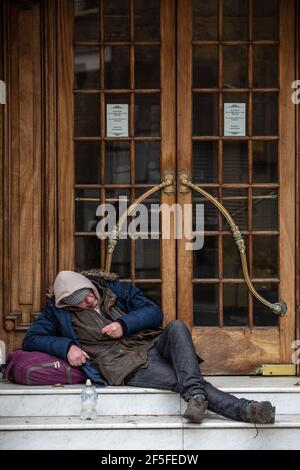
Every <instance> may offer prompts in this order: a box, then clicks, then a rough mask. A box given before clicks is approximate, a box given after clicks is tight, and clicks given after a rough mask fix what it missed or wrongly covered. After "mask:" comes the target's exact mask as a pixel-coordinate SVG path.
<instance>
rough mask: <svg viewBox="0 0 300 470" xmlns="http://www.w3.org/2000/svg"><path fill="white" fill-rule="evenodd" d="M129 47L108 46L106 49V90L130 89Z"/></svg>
mask: <svg viewBox="0 0 300 470" xmlns="http://www.w3.org/2000/svg"><path fill="white" fill-rule="evenodd" d="M129 53H130V49H129V47H126V46H125V47H123V46H121V47H119V46H113V47H111V46H107V47H105V49H104V62H105V82H104V86H105V88H109V89H112V88H115V89H122V88H123V89H124V88H125V89H126V90H127V89H128V88H130V65H129Z"/></svg>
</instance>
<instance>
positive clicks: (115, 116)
mask: <svg viewBox="0 0 300 470" xmlns="http://www.w3.org/2000/svg"><path fill="white" fill-rule="evenodd" d="M106 136H107V137H128V104H108V105H107V106H106Z"/></svg>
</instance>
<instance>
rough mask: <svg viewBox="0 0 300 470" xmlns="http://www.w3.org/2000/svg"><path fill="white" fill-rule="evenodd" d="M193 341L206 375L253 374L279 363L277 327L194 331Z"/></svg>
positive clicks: (201, 329) (200, 329)
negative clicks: (262, 368)
mask: <svg viewBox="0 0 300 470" xmlns="http://www.w3.org/2000/svg"><path fill="white" fill-rule="evenodd" d="M193 340H194V344H195V346H196V349H197V351H198V353H199V355H200V357H201V358H202V359H203V360H204V362H203V364H201V370H202V372H204V373H206V374H207V373H211V372H212V371H213V373H214V374H237V375H238V374H241V375H242V374H255V372H256V371H257V369H258V367H259V366H260V365H261V364H262V363H263V362H264V363H268V364H278V363H279V362H280V351H279V330H278V328H253V329H240V328H222V329H221V328H194V330H193ZM216 345H217V347H215V346H216ZM212 351H213V352H212Z"/></svg>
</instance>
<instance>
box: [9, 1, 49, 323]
mask: <svg viewBox="0 0 300 470" xmlns="http://www.w3.org/2000/svg"><path fill="white" fill-rule="evenodd" d="M25 6H26V8H25V9H22V6H19V4H18V2H17V3H15V2H11V37H12V41H13V42H12V54H11V63H10V66H11V78H12V83H13V84H14V86H13V87H12V92H11V129H12V131H11V171H10V175H11V179H10V198H11V204H10V217H9V219H10V220H9V238H10V245H11V249H10V251H9V253H10V260H9V264H10V267H11V269H10V273H11V278H10V286H11V299H10V309H11V312H19V311H21V312H22V315H23V318H22V322H23V323H24V322H25V323H26V322H28V321H29V319H30V317H29V316H28V315H26V313H27V314H29V313H30V312H32V311H38V309H39V307H40V290H41V238H42V232H41V225H42V222H41V219H42V211H41V200H42V195H41V53H40V35H41V31H40V20H41V19H40V6H39V4H38V3H36V2H30V3H29V4H28V3H26V4H25Z"/></svg>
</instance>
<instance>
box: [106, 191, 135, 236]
mask: <svg viewBox="0 0 300 470" xmlns="http://www.w3.org/2000/svg"><path fill="white" fill-rule="evenodd" d="M105 202H106V203H107V204H111V205H112V206H114V214H113V215H114V217H115V220H113V221H112V223H113V224H115V223H117V222H118V221H119V219H120V217H121V215H122V214H124V212H125V211H126V209H128V207H129V206H130V203H131V202H130V190H129V189H124V188H118V189H106V190H105ZM106 230H108V228H106ZM122 230H123V234H124V236H125V238H127V224H126V221H125V222H124V224H123V225H122V226H121V232H122Z"/></svg>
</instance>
